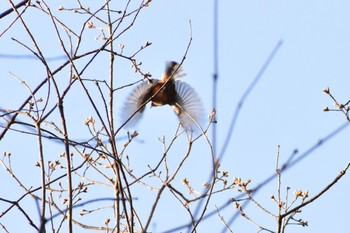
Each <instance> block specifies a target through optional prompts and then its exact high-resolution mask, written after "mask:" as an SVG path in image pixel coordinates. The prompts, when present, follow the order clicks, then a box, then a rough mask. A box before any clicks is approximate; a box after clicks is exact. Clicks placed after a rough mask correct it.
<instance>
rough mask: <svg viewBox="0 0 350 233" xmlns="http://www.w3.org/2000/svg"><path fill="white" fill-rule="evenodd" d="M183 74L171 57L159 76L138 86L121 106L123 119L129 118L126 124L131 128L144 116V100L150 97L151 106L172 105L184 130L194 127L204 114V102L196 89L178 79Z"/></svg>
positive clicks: (145, 101) (191, 129) (190, 129)
mask: <svg viewBox="0 0 350 233" xmlns="http://www.w3.org/2000/svg"><path fill="white" fill-rule="evenodd" d="M183 75H184V73H183V70H182V68H181V67H180V66H179V64H178V63H176V62H174V61H172V62H169V63H168V64H167V66H166V69H165V73H164V74H163V75H162V78H161V79H160V80H157V79H153V80H151V81H150V82H143V83H141V84H139V85H138V86H136V88H135V89H134V90H133V91H132V92H131V93H130V94H129V96H128V98H127V100H126V103H125V105H124V107H123V110H122V120H123V122H125V121H127V120H129V122H128V123H126V127H127V128H130V127H132V126H134V125H135V124H136V123H137V121H138V120H139V119H140V118H141V117H142V113H143V112H144V109H145V103H147V101H150V102H151V106H152V107H156V106H163V105H170V106H171V107H172V108H173V109H174V111H175V113H176V115H177V116H178V118H179V121H180V124H181V126H182V127H183V128H184V129H185V130H189V131H194V129H195V128H198V127H196V125H197V124H198V121H199V120H200V118H201V117H202V112H203V108H202V103H201V100H200V98H199V97H198V95H197V93H196V92H195V90H194V89H193V88H192V87H191V86H189V85H188V84H187V83H185V82H182V81H180V80H179V79H180V78H181V77H182V76H183ZM131 116H132V118H131V119H129V118H130V117H131Z"/></svg>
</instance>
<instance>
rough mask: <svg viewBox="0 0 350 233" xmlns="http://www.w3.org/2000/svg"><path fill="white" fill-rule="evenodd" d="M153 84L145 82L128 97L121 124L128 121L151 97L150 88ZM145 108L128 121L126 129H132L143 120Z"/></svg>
mask: <svg viewBox="0 0 350 233" xmlns="http://www.w3.org/2000/svg"><path fill="white" fill-rule="evenodd" d="M151 86H152V83H148V82H143V83H141V84H139V85H138V86H136V87H135V89H134V90H133V91H132V92H131V93H130V94H129V96H128V97H127V99H126V101H125V104H124V107H123V108H122V112H121V123H124V122H125V121H127V120H128V119H129V118H130V117H131V116H132V115H133V114H134V113H135V112H136V111H137V110H138V109H139V108H140V107H141V106H142V105H143V104H144V103H145V102H146V101H147V100H148V99H149V98H150V97H151V96H150V91H149V90H150V87H151ZM144 110H145V106H143V107H142V108H140V109H139V110H138V112H137V113H136V114H135V115H134V116H133V117H132V118H131V119H130V121H128V123H127V124H126V125H125V128H130V127H133V126H135V125H136V123H137V122H138V121H139V120H140V119H141V117H142V113H143V111H144Z"/></svg>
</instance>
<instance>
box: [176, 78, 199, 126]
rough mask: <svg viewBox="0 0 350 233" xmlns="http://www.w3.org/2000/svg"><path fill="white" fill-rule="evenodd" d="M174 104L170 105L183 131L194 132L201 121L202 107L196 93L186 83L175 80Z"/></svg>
mask: <svg viewBox="0 0 350 233" xmlns="http://www.w3.org/2000/svg"><path fill="white" fill-rule="evenodd" d="M175 88H176V92H177V96H176V103H175V104H174V105H172V107H173V109H174V111H175V113H176V115H177V116H178V117H179V121H180V124H181V126H182V127H183V128H184V129H185V130H189V131H196V129H198V126H197V124H201V121H202V120H203V106H202V102H201V100H200V98H199V96H198V94H197V93H196V91H195V90H194V89H193V88H192V87H191V86H190V85H188V84H187V83H185V82H181V81H180V80H176V82H175Z"/></svg>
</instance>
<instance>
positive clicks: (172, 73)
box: [162, 61, 185, 81]
mask: <svg viewBox="0 0 350 233" xmlns="http://www.w3.org/2000/svg"><path fill="white" fill-rule="evenodd" d="M183 76H185V72H184V71H183V69H182V67H181V66H180V65H179V64H178V63H177V62H175V61H171V62H168V63H167V65H166V68H165V72H164V74H163V76H162V81H166V80H168V79H169V78H172V79H173V80H177V79H180V78H181V77H183Z"/></svg>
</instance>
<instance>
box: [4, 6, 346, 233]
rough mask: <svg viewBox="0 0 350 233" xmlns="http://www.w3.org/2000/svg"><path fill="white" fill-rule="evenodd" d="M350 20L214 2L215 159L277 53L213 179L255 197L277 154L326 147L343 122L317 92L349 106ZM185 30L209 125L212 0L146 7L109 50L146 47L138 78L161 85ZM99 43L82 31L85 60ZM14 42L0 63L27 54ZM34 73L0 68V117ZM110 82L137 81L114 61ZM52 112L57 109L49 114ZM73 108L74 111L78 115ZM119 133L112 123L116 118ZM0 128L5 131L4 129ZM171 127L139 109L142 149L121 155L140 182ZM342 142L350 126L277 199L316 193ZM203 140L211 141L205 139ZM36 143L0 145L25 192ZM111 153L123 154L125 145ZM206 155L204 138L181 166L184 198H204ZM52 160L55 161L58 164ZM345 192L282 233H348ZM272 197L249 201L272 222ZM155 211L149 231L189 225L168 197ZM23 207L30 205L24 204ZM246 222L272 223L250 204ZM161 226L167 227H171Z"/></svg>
mask: <svg viewBox="0 0 350 233" xmlns="http://www.w3.org/2000/svg"><path fill="white" fill-rule="evenodd" d="M112 3H113V4H115V8H118V7H117V3H114V2H112ZM67 4H71V3H69V1H59V2H55V3H53V5H52V7H51V8H52V9H53V10H55V9H57V8H58V7H59V6H60V5H63V6H65V7H68V5H67ZM98 4H101V3H98ZM118 4H120V3H118ZM135 6H136V4H135ZM91 7H92V8H93V7H94V6H91ZM8 8H9V5H7V4H4V5H1V6H0V10H1V12H3V11H4V10H5V9H8ZM349 10H350V4H349V3H348V2H347V1H333V2H330V1H318V2H317V3H315V2H311V1H293V2H287V1H219V27H218V28H219V35H218V38H219V51H218V54H219V57H218V59H219V70H218V71H219V79H218V96H217V100H218V103H217V120H218V123H217V151H218V152H219V151H221V148H222V146H223V143H224V141H225V139H226V137H227V135H228V133H229V132H228V129H229V126H230V123H231V120H232V117H233V115H234V113H235V111H236V108H237V105H238V103H239V101H240V98H241V97H242V95H243V94H244V93H245V91H246V89H247V88H248V87H249V85H250V84H251V83H252V81H253V80H254V78H255V77H256V75H257V74H258V73H259V71H260V69H261V67H262V66H263V65H264V63H265V62H266V59H267V58H268V57H269V55H270V53H271V52H272V51H273V49H274V48H275V46H276V45H277V44H278V43H279V42H282V44H281V46H280V47H279V49H278V51H277V53H276V54H275V56H274V58H273V60H272V61H271V63H270V64H269V66H268V67H267V69H266V70H265V72H264V73H263V75H262V76H261V78H260V79H259V81H258V82H257V83H256V85H255V86H254V88H253V89H252V91H251V92H250V94H249V95H248V96H247V98H246V99H245V101H244V103H243V106H242V108H241V111H240V113H239V118H238V120H237V122H236V125H235V128H234V130H233V132H232V137H231V139H230V142H229V144H228V147H227V150H226V152H225V154H224V155H223V160H222V161H221V170H224V171H228V172H229V181H230V180H232V179H233V177H242V179H243V180H246V179H251V180H252V182H251V184H250V185H251V187H254V186H256V185H258V184H259V183H260V182H262V181H264V180H265V179H266V178H268V177H269V176H270V175H271V174H273V173H274V171H275V166H276V154H277V146H278V145H280V164H282V163H283V162H285V161H286V160H287V159H288V158H289V156H290V155H291V154H292V153H293V151H294V150H296V149H297V150H298V151H299V153H298V154H297V155H299V154H302V153H304V152H306V151H308V150H309V149H310V148H311V147H313V146H314V145H315V144H317V142H318V141H319V140H320V139H323V138H325V137H326V136H327V135H329V134H330V133H331V132H333V131H334V130H336V129H337V128H338V127H339V126H341V125H343V124H344V123H345V122H346V120H345V117H344V116H343V115H342V114H341V113H339V112H327V113H325V112H323V111H322V109H323V108H324V107H325V106H329V107H332V101H331V99H330V98H329V97H328V96H327V95H325V94H324V93H323V92H322V89H323V88H325V87H327V86H329V87H330V90H331V92H332V94H334V96H335V97H337V98H338V100H339V101H340V102H346V101H347V100H348V99H349V97H350V95H349V93H348V86H349V85H350V78H349V75H350V66H349V64H350V43H349V41H350V33H349V25H350V15H349V14H348V12H349ZM26 13H27V15H28V16H27V18H25V19H26V20H27V22H28V24H29V25H30V28H31V30H32V31H33V32H34V34H35V36H36V38H37V39H38V42H39V44H40V46H41V47H42V48H43V51H44V52H45V55H46V56H48V57H56V56H61V55H62V50H60V47H59V44H58V43H57V39H56V37H55V35H54V33H53V31H52V29H50V28H52V26H51V24H50V22H48V21H45V20H43V19H47V18H43V16H42V15H40V16H39V15H38V14H36V11H35V10H31V11H30V12H26ZM54 14H57V15H59V16H61V17H63V16H64V17H63V19H64V20H67V22H69V20H71V18H70V17H74V15H72V14H69V13H65V12H58V11H54ZM65 14H66V15H65ZM14 17H15V15H14V14H11V15H10V16H8V17H6V18H5V19H2V20H1V21H0V30H1V32H2V31H3V30H4V29H5V28H6V27H7V26H8V25H9V23H10V22H11V21H12V20H13V19H14ZM74 19H75V18H74ZM189 21H191V26H192V38H193V40H192V44H191V46H190V49H189V52H188V54H187V57H186V60H185V62H184V64H183V68H184V70H185V72H186V73H187V76H185V77H184V78H183V81H185V82H187V83H188V84H190V85H191V86H192V87H194V88H195V90H196V91H197V93H198V94H199V96H200V97H201V99H202V102H203V105H204V107H205V110H206V114H209V113H210V111H211V108H212V75H213V72H214V67H213V2H212V1H184V0H177V1H175V0H164V1H152V2H151V3H150V5H149V7H148V8H145V9H143V10H142V11H141V13H140V15H139V17H138V18H137V21H136V22H135V24H134V26H133V27H132V28H131V29H130V30H128V31H127V32H126V33H125V34H123V35H122V36H121V37H120V38H119V39H118V40H117V41H116V46H119V44H123V45H125V48H124V53H125V54H129V53H131V52H133V51H135V50H136V49H138V48H139V47H140V46H141V45H143V44H144V43H145V41H149V42H151V43H152V45H151V46H150V47H148V48H147V49H145V50H144V51H142V52H141V53H139V54H138V55H137V57H136V58H137V60H138V61H142V63H143V64H142V69H143V71H146V72H147V71H149V72H150V73H151V74H152V75H153V77H154V78H157V77H160V75H161V74H162V72H163V70H164V67H165V64H166V62H167V61H171V60H176V61H180V60H181V59H182V57H183V55H184V53H185V50H186V47H187V45H188V41H189V37H190V24H189ZM79 23H81V22H80V21H72V26H74V27H76V28H80V26H81V25H80V24H79ZM75 24H76V25H75ZM94 25H95V26H102V25H100V24H99V22H94ZM97 36H98V32H97V30H89V31H87V32H86V34H85V41H84V46H85V47H83V51H88V50H89V49H91V48H96V47H98V46H99V45H101V44H102V43H103V41H101V40H95V39H94V38H95V37H97ZM11 37H15V38H17V39H18V40H20V41H23V42H27V43H29V40H28V37H27V35H26V34H25V33H23V29H22V27H21V25H20V24H19V23H18V22H17V23H16V24H15V25H14V26H13V27H12V28H11V29H10V30H9V31H8V32H6V33H5V34H4V35H3V36H2V37H0V48H1V52H0V53H1V54H14V55H23V54H29V52H28V51H26V50H25V49H24V48H23V47H21V46H19V45H18V44H17V43H15V42H14V41H13V40H11ZM107 62H108V57H107V56H101V58H99V59H97V60H96V61H95V62H94V63H93V64H92V65H91V67H90V68H88V69H87V70H86V72H85V73H84V77H85V78H91V79H94V78H96V79H103V77H104V76H106V78H107V77H108V66H107V65H106V64H107ZM60 63H61V60H58V61H52V62H50V66H52V67H56V66H57V65H58V64H60ZM81 64H84V63H81ZM39 67H41V66H40V63H39V62H38V61H36V60H33V59H9V58H4V57H2V58H1V63H0V79H1V81H2V83H3V85H1V86H0V99H1V100H2V102H1V103H0V106H1V107H3V108H16V107H18V106H19V104H20V103H21V102H23V100H24V99H25V98H26V97H27V96H28V92H27V91H26V90H25V88H24V87H23V86H21V85H20V83H19V82H18V81H16V79H14V78H13V77H12V75H11V74H10V73H9V72H11V73H13V74H15V75H16V76H18V77H20V78H21V79H23V80H25V81H26V83H28V85H31V86H32V87H35V85H36V84H37V83H39V82H40V81H41V80H42V78H43V73H42V72H43V70H42V68H41V69H40V68H39ZM115 72H116V76H117V77H118V79H117V80H116V86H121V85H124V84H127V83H131V82H135V81H137V80H139V79H140V78H141V77H140V75H137V74H135V73H134V72H133V71H132V69H130V64H129V63H127V62H126V61H123V60H122V59H117V61H116V64H115ZM67 73H68V70H66V73H64V72H62V73H60V74H59V75H60V77H62V78H66V77H67ZM119 77H120V78H119ZM64 84H65V82H62V85H64ZM90 87H93V85H91V86H90ZM131 90H132V88H128V89H123V90H122V91H120V92H117V93H116V98H117V99H118V100H117V101H116V109H115V110H116V112H118V111H119V110H120V109H121V107H122V105H123V100H124V99H125V96H126V95H127V94H128V93H129V92H130V91H131ZM81 91H82V90H81V88H80V87H79V86H74V87H73V90H72V92H71V94H69V95H68V96H67V100H66V102H67V103H66V104H67V109H68V113H67V116H68V117H69V119H70V120H69V125H70V126H71V127H72V130H71V131H72V132H71V137H72V138H85V137H82V135H88V132H87V130H86V127H85V126H84V125H83V121H84V120H85V119H86V118H87V117H88V116H90V115H92V116H93V117H96V115H95V114H94V113H93V111H92V108H91V107H90V106H89V103H88V101H87V99H86V98H85V97H80V96H81V95H83V94H81ZM44 93H45V92H43V93H42V95H44ZM94 94H96V93H94ZM96 96H98V95H97V94H96ZM77 97H79V98H77ZM53 103H54V100H52V103H51V104H53ZM77 106H80V107H79V108H77ZM56 117H57V116H56ZM116 117H118V115H116ZM116 122H118V120H117V119H116ZM3 123H4V122H3V121H2V122H1V125H3ZM176 127H177V118H176V116H175V114H174V113H173V111H172V109H171V108H170V107H167V106H165V107H161V108H153V109H149V107H147V109H146V112H145V114H144V116H143V119H142V120H141V122H140V123H139V124H138V125H137V127H136V129H137V131H138V132H139V136H138V139H140V140H142V141H143V143H138V142H135V143H133V144H131V145H130V146H129V147H128V148H127V151H126V153H128V155H129V157H130V163H131V164H132V166H133V168H134V170H135V173H136V174H143V173H144V172H146V171H148V167H147V165H154V164H155V163H156V162H157V161H158V160H159V158H160V157H161V156H162V153H163V147H162V144H161V143H160V141H159V138H162V137H163V136H164V137H165V140H166V142H167V143H169V142H170V140H171V138H172V137H173V135H174V133H175V130H176ZM125 132H126V131H123V132H122V134H124V135H125ZM349 133H350V132H349V129H348V127H347V128H345V129H344V130H342V131H341V132H340V133H338V134H336V135H335V136H334V137H332V138H331V139H330V140H329V141H327V142H326V143H324V144H322V145H321V146H319V147H318V148H317V149H316V150H314V151H312V153H310V154H309V155H308V156H307V157H306V158H305V159H303V160H302V161H301V162H300V163H298V164H296V165H295V166H294V167H292V168H291V169H289V170H288V171H287V172H286V173H283V176H282V194H285V189H286V187H287V186H289V187H291V193H292V191H294V190H296V189H301V190H309V195H310V197H311V196H313V195H315V194H316V193H318V192H319V191H320V190H321V189H323V188H324V187H325V186H326V185H327V184H328V183H329V182H330V181H331V180H332V179H333V178H334V177H335V176H336V175H337V174H338V173H339V172H340V170H341V169H343V168H344V167H345V165H346V164H347V162H348V161H349V159H348V156H347V155H348V149H349V143H348V137H349ZM208 137H209V138H211V131H209V133H208ZM35 143H36V141H35V138H31V139H27V138H26V137H25V136H23V135H22V136H21V137H18V135H16V134H15V133H10V134H9V136H8V138H5V139H3V140H2V141H1V142H0V148H1V153H3V151H11V152H12V154H14V156H13V162H12V166H13V167H14V169H15V170H16V171H18V174H19V175H20V177H22V179H23V180H24V182H26V183H27V184H30V183H31V182H33V181H32V180H31V177H30V176H28V172H26V171H27V169H29V170H28V171H30V173H31V172H33V174H34V175H33V176H34V177H35V176H38V174H39V173H38V169H36V168H35V167H34V164H35V161H36V160H37V155H36V144H35ZM118 143H119V146H120V147H121V146H122V144H123V141H120V142H118ZM18 145H21V146H18ZM48 148H49V149H48V150H49V151H51V150H52V151H54V152H55V153H57V152H58V151H60V150H62V147H61V145H58V144H54V143H49V142H48ZM28 151H30V153H29V154H27V153H28ZM208 151H209V147H208V144H207V143H206V142H205V140H204V139H201V140H199V141H198V142H196V143H195V144H194V145H193V151H192V152H191V155H190V157H189V159H188V160H187V161H186V164H185V165H184V167H183V168H182V169H181V172H180V174H179V175H178V176H177V178H176V179H175V180H174V185H176V186H178V187H181V189H183V188H184V187H183V186H181V185H182V179H183V178H185V177H186V178H187V179H188V180H189V181H190V183H191V184H193V185H194V187H195V188H197V189H198V190H201V189H202V184H203V183H204V182H205V181H206V179H207V177H208V176H209V171H210V162H211V157H210V154H209V152H208ZM185 152H186V138H185V136H184V135H182V137H180V138H179V139H178V141H177V143H175V145H174V148H173V150H172V151H171V153H170V154H169V161H168V163H169V166H170V167H171V168H175V167H176V166H177V164H178V163H179V161H180V160H181V158H182V156H183V154H184V153H185ZM25 155H26V156H25ZM52 156H53V158H54V155H52ZM28 164H31V165H28ZM28 166H29V168H28ZM0 177H1V182H4V184H5V185H6V187H8V188H6V192H5V191H4V189H2V190H3V191H0V196H1V197H8V198H9V197H11V198H18V196H17V195H18V194H16V190H18V186H17V185H16V184H15V183H14V182H12V181H10V180H11V178H10V177H9V176H8V174H7V173H6V171H5V170H4V169H0ZM27 179H28V180H27ZM152 182H155V183H152V184H155V185H156V186H157V185H158V186H159V185H160V184H159V183H156V182H157V181H156V179H154V180H152ZM348 182H349V177H348V176H347V175H345V177H343V179H342V180H341V181H339V182H338V183H337V184H336V185H335V186H334V187H333V188H332V189H331V190H330V191H328V192H327V193H326V194H325V195H324V196H322V197H321V198H320V199H318V200H316V201H315V202H314V203H311V204H310V205H309V206H307V207H305V208H304V209H303V212H302V213H300V214H299V215H298V216H299V217H300V218H303V219H304V220H306V221H308V223H309V226H308V227H305V228H302V227H300V226H289V228H288V227H287V232H295V231H297V232H330V231H332V232H344V229H348V228H349V227H350V225H349V221H347V212H348V209H349V205H350V203H349V201H348V198H347V196H348V195H347V194H348V193H349V191H350V190H349V185H348ZM34 184H35V182H34ZM34 184H33V185H34ZM36 185H38V183H37V184H36ZM138 188H139V190H138ZM138 188H135V192H136V193H140V196H138V200H137V201H135V205H136V206H137V208H139V209H140V211H141V212H143V210H145V213H144V215H145V216H143V217H144V218H145V217H146V214H147V210H148V208H149V207H150V206H149V205H150V204H151V203H152V202H150V201H149V200H153V199H151V198H152V197H153V196H154V193H152V192H150V191H148V190H147V189H145V188H142V187H138ZM183 190H185V189H183ZM94 192H96V196H101V197H106V196H107V197H108V195H109V194H110V193H109V192H108V191H106V192H104V193H103V195H101V193H99V192H100V191H99V190H94ZM276 193H277V180H274V181H272V182H271V183H269V184H267V185H266V186H264V187H263V188H262V189H261V190H260V191H259V192H258V193H257V194H256V196H255V197H256V199H257V200H258V201H259V202H260V203H261V204H262V205H264V206H266V208H268V209H269V210H271V211H272V212H275V211H277V207H276V206H275V205H274V204H273V202H272V201H271V200H270V195H271V194H274V195H276ZM141 194H142V195H141ZM237 195H238V193H237V190H235V189H233V190H231V191H226V192H224V193H221V194H218V195H214V196H213V199H212V200H211V203H210V205H209V211H212V210H215V206H221V205H223V204H224V203H225V202H226V201H227V200H229V199H230V198H232V197H235V196H237ZM290 195H291V194H290ZM148 198H149V199H148ZM162 200H163V202H161V204H160V206H159V209H158V211H157V212H156V214H155V217H154V221H153V223H152V229H151V230H152V231H153V232H165V231H167V230H170V229H172V228H173V227H176V226H179V225H182V224H187V223H188V218H187V217H188V215H186V214H187V213H186V211H185V210H184V208H182V207H181V206H180V205H179V203H178V202H176V200H174V197H173V196H172V195H170V194H169V193H167V194H165V195H164V197H162ZM169 203H171V204H169ZM25 205H28V206H35V205H34V204H33V201H32V200H29V201H28V202H27V203H26V204H25ZM5 206H6V205H5V204H4V203H0V208H1V211H3V210H4V208H5ZM191 207H192V206H191ZM246 211H247V213H248V214H249V216H250V217H251V218H252V219H255V220H257V221H258V222H259V223H260V224H262V225H263V226H265V227H268V228H271V229H272V230H274V229H275V226H276V224H275V220H274V219H273V218H272V217H271V216H268V215H266V214H265V213H263V212H261V210H259V209H258V208H256V207H255V206H254V205H253V204H249V205H248V206H247V209H246ZM234 213H236V209H235V208H234V206H230V207H227V208H225V209H224V210H223V211H222V212H221V213H220V214H221V215H222V216H223V217H224V218H225V220H227V221H229V219H230V218H231V217H232V216H233V215H234ZM14 214H15V212H14ZM9 216H10V215H9ZM175 216H176V218H174V217H175ZM298 216H297V217H298ZM169 219H170V220H172V219H174V220H173V221H169ZM7 221H13V220H12V219H11V217H8V218H7V219H4V220H3V219H0V222H1V223H6V222H7ZM101 221H103V220H101ZM22 223H23V228H29V226H28V224H27V223H26V221H25V220H23V219H22V221H20V224H22ZM13 227H14V228H13V230H14V231H15V230H16V229H17V230H18V229H21V226H19V225H18V226H13ZM16 227H18V228H16ZM231 228H232V230H233V232H257V230H258V229H257V228H256V227H255V226H254V225H252V224H251V223H249V222H248V221H247V220H246V219H243V218H242V217H240V218H238V219H237V220H236V221H234V222H233V223H232V225H231ZM223 229H224V225H223V224H222V222H221V221H220V219H219V217H218V216H214V217H212V218H210V220H207V221H204V222H203V224H202V225H201V226H200V227H199V229H198V232H221V231H222V230H223ZM30 230H32V229H31V228H29V230H28V232H29V231H30Z"/></svg>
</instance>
